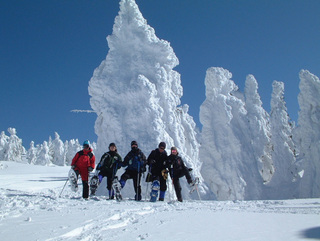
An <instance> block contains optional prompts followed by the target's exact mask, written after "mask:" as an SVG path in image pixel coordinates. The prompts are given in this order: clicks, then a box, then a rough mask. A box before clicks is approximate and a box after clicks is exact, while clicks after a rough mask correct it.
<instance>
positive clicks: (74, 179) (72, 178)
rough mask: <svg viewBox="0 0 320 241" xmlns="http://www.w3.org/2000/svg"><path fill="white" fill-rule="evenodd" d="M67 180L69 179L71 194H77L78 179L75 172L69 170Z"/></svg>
mask: <svg viewBox="0 0 320 241" xmlns="http://www.w3.org/2000/svg"><path fill="white" fill-rule="evenodd" d="M68 178H69V183H70V186H71V190H72V191H73V192H77V191H78V178H77V174H76V172H75V171H74V170H73V169H70V171H69V173H68Z"/></svg>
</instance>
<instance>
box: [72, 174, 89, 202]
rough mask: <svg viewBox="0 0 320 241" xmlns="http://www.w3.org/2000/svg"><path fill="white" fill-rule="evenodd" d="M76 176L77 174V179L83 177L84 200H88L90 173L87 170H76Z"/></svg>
mask: <svg viewBox="0 0 320 241" xmlns="http://www.w3.org/2000/svg"><path fill="white" fill-rule="evenodd" d="M75 172H76V174H77V179H78V177H79V174H80V176H81V180H82V197H83V198H88V197H89V182H88V179H89V172H88V170H87V169H86V171H84V170H83V169H78V170H75Z"/></svg>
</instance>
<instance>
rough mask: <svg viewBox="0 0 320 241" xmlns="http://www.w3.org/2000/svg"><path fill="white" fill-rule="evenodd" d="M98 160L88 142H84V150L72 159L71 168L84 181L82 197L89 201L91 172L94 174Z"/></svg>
mask: <svg viewBox="0 0 320 241" xmlns="http://www.w3.org/2000/svg"><path fill="white" fill-rule="evenodd" d="M95 162H96V158H95V156H94V154H93V152H92V149H91V147H90V142H89V141H88V140H86V141H85V142H83V150H82V151H79V152H77V154H76V155H75V156H74V158H73V159H72V163H71V168H72V169H74V171H75V172H76V174H77V177H78V176H79V174H80V176H81V179H82V186H83V191H82V197H83V198H85V199H87V198H88V197H89V184H88V181H89V172H92V171H93V169H94V168H95Z"/></svg>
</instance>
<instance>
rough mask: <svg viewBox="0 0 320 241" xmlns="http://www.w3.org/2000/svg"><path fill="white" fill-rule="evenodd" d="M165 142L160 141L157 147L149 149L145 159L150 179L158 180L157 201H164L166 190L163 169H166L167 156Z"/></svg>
mask: <svg viewBox="0 0 320 241" xmlns="http://www.w3.org/2000/svg"><path fill="white" fill-rule="evenodd" d="M165 149H166V143H165V142H160V143H159V146H158V148H157V149H155V150H153V151H151V153H150V155H149V156H148V159H147V164H148V165H149V168H150V171H151V175H152V178H151V181H152V182H153V181H154V180H158V181H160V195H159V201H164V197H165V194H166V191H167V182H166V179H165V175H163V171H165V170H166V161H167V158H168V155H167V152H166V150H165Z"/></svg>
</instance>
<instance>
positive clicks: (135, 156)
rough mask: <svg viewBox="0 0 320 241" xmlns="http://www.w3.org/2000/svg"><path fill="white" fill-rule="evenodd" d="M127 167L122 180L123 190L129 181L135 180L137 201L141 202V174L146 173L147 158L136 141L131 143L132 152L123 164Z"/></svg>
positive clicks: (134, 186)
mask: <svg viewBox="0 0 320 241" xmlns="http://www.w3.org/2000/svg"><path fill="white" fill-rule="evenodd" d="M122 166H123V167H127V168H126V171H125V172H124V173H123V174H122V176H121V179H120V184H121V188H123V187H124V185H125V184H126V181H127V180H128V179H133V188H134V191H135V193H136V195H135V200H136V201H140V200H141V185H140V181H141V174H142V173H144V172H145V171H146V156H145V155H144V154H143V152H142V151H141V150H140V149H139V148H138V143H137V142H136V141H132V142H131V151H130V152H129V153H128V154H127V155H126V157H125V158H124V161H123V163H122Z"/></svg>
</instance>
